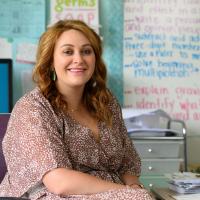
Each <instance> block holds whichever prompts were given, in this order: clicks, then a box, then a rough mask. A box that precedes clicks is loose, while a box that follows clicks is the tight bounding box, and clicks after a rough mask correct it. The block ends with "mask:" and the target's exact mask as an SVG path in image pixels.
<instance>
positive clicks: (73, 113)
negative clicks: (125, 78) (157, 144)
mask: <svg viewBox="0 0 200 200" xmlns="http://www.w3.org/2000/svg"><path fill="white" fill-rule="evenodd" d="M33 78H34V80H35V82H36V84H37V87H36V88H35V89H34V90H32V91H31V92H29V93H27V94H25V95H24V96H23V97H22V98H21V99H20V100H19V101H18V102H17V104H16V105H15V107H14V109H13V111H12V114H11V116H10V121H9V124H8V128H7V132H6V134H5V137H4V140H3V151H4V156H5V160H6V164H7V168H8V172H7V174H6V176H5V177H4V179H3V181H2V183H1V185H0V195H1V196H16V197H20V196H21V197H26V198H29V199H40V200H61V199H66V200H67V199H70V200H96V199H98V200H105V199H112V200H124V199H126V200H132V199H137V200H150V199H152V198H151V196H150V195H149V193H148V192H147V191H146V190H145V189H144V188H143V187H142V185H141V184H140V182H139V176H140V171H141V162H140V158H139V156H138V153H137V152H136V149H135V147H134V145H133V143H132V141H131V140H130V139H129V137H128V134H127V130H126V127H125V125H124V121H123V118H122V112H121V108H120V106H119V103H118V101H117V99H116V98H115V97H114V96H113V95H112V94H111V92H110V91H109V90H108V88H107V86H106V67H105V64H104V62H103V60H102V44H101V40H100V37H99V36H98V35H97V33H96V32H95V31H93V30H92V29H91V28H90V27H89V26H87V25H86V24H85V23H84V22H82V21H78V20H64V21H59V22H57V23H56V24H54V25H53V26H52V27H49V29H48V30H47V31H46V32H45V33H44V34H43V35H42V36H41V38H40V41H39V45H38V52H37V62H36V65H35V69H34V72H33ZM13 147H15V148H13Z"/></svg>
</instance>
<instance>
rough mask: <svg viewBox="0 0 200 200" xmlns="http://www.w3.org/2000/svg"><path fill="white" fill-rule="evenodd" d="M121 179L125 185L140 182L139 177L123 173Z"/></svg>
mask: <svg viewBox="0 0 200 200" xmlns="http://www.w3.org/2000/svg"><path fill="white" fill-rule="evenodd" d="M122 181H123V182H124V184H125V185H132V184H140V181H139V177H138V176H134V175H131V174H129V173H125V174H123V175H122Z"/></svg>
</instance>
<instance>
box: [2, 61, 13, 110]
mask: <svg viewBox="0 0 200 200" xmlns="http://www.w3.org/2000/svg"><path fill="white" fill-rule="evenodd" d="M11 109H12V60H11V59H0V113H8V112H10V111H11Z"/></svg>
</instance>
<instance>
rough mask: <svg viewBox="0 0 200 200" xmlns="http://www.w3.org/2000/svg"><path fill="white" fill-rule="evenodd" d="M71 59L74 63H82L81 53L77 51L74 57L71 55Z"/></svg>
mask: <svg viewBox="0 0 200 200" xmlns="http://www.w3.org/2000/svg"><path fill="white" fill-rule="evenodd" d="M73 61H74V63H82V62H83V58H82V55H81V53H79V52H77V53H75V54H74V57H73Z"/></svg>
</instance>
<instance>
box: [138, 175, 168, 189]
mask: <svg viewBox="0 0 200 200" xmlns="http://www.w3.org/2000/svg"><path fill="white" fill-rule="evenodd" d="M140 181H141V182H142V184H143V185H144V186H145V188H146V189H148V190H151V189H152V188H153V187H163V188H164V187H165V188H166V187H168V182H167V181H168V179H167V178H166V177H164V176H152V177H151V176H150V177H148V176H141V177H140Z"/></svg>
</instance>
